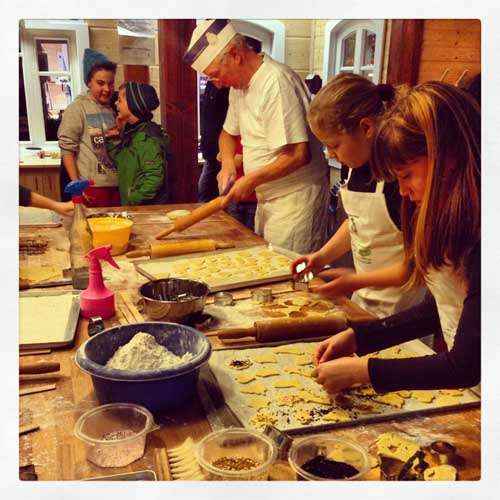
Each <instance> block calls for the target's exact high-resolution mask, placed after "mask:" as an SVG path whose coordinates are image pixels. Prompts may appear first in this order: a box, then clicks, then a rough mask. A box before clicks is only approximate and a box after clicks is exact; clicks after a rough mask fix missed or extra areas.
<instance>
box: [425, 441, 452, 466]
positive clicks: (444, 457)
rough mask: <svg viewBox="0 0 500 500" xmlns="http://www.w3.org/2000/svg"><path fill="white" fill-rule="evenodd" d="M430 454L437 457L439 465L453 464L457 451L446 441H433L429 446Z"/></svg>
mask: <svg viewBox="0 0 500 500" xmlns="http://www.w3.org/2000/svg"><path fill="white" fill-rule="evenodd" d="M430 450H431V454H433V455H434V456H437V459H438V462H439V464H440V465H444V464H450V465H451V464H454V463H455V462H456V459H457V449H456V448H455V446H453V445H452V444H451V443H448V442H447V441H433V442H432V443H431V444H430Z"/></svg>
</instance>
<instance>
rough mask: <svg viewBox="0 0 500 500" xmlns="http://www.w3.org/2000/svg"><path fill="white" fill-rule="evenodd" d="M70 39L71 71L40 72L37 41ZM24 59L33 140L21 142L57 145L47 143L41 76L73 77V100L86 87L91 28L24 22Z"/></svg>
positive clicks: (79, 23)
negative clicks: (85, 57) (85, 78)
mask: <svg viewBox="0 0 500 500" xmlns="http://www.w3.org/2000/svg"><path fill="white" fill-rule="evenodd" d="M38 39H43V40H66V41H67V42H68V57H69V65H70V71H69V72H64V71H39V69H38V60H37V54H36V40H38ZM20 40H21V46H20V57H21V60H22V65H23V78H24V89H25V97H26V109H27V114H28V127H29V136H30V140H29V141H19V145H20V146H21V147H28V146H36V147H42V148H43V147H45V146H55V145H57V141H47V138H46V135H45V123H44V116H43V104H42V91H41V87H40V76H51V75H55V74H61V75H63V74H64V75H66V74H69V75H70V85H71V96H72V99H71V100H73V99H74V98H75V97H76V96H77V95H78V94H80V93H82V92H83V91H84V89H85V88H86V86H85V83H84V81H83V67H82V66H83V64H82V61H83V53H84V51H85V49H86V48H88V47H89V34H88V26H87V24H86V23H85V22H83V21H80V20H74V21H71V20H68V21H50V20H43V21H39V20H24V21H23V22H21V24H20Z"/></svg>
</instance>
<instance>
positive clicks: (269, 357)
mask: <svg viewBox="0 0 500 500" xmlns="http://www.w3.org/2000/svg"><path fill="white" fill-rule="evenodd" d="M252 359H253V361H255V362H256V363H277V362H278V358H277V357H276V356H275V355H274V354H273V353H272V352H265V353H263V354H256V355H255V356H253V357H252Z"/></svg>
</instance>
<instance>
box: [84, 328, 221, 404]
mask: <svg viewBox="0 0 500 500" xmlns="http://www.w3.org/2000/svg"><path fill="white" fill-rule="evenodd" d="M138 332H146V333H149V334H151V335H153V336H154V337H155V339H156V341H157V342H158V343H159V344H161V345H163V346H165V347H166V348H167V349H168V350H169V351H172V352H173V353H174V354H176V355H177V356H182V355H183V354H185V353H186V352H190V353H192V354H193V355H194V356H193V358H192V359H191V360H190V361H187V362H186V363H182V364H180V365H178V366H175V367H173V368H168V369H165V370H149V371H141V372H136V371H134V372H132V371H127V370H116V369H113V368H107V367H106V366H104V365H105V364H106V362H107V361H108V359H109V358H111V357H112V356H113V354H114V353H115V351H116V350H117V349H118V347H120V346H122V345H124V344H126V343H127V342H129V341H130V340H131V339H132V337H133V336H134V335H135V334H136V333H138ZM211 351H212V347H211V345H210V342H209V340H208V339H207V338H206V337H205V335H203V333H201V332H199V331H198V330H195V329H194V328H191V327H189V326H185V325H178V324H177V323H163V322H145V323H135V324H132V325H123V326H117V327H113V328H109V329H107V330H104V331H103V332H101V333H98V334H96V335H94V336H93V337H91V338H89V339H88V340H87V341H86V342H85V343H84V344H82V345H81V346H80V348H79V349H78V351H77V352H76V356H75V362H76V364H77V366H78V367H79V368H80V369H81V370H82V371H84V372H86V373H88V374H89V375H90V376H91V377H92V383H93V385H94V390H95V393H96V396H97V399H98V400H99V402H100V403H113V402H127V403H136V404H139V405H142V406H145V407H146V408H148V409H149V410H150V411H151V412H153V413H156V412H163V411H167V410H171V409H174V408H179V407H182V406H183V405H185V404H186V402H187V401H189V400H190V399H192V397H193V396H194V395H195V394H196V385H197V382H198V375H199V371H200V367H201V366H202V365H203V364H204V363H206V362H207V361H208V359H209V357H210V354H211Z"/></svg>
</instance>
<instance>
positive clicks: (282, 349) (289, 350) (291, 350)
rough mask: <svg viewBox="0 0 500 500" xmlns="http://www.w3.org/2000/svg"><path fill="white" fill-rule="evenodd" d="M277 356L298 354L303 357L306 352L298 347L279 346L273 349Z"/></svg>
mask: <svg viewBox="0 0 500 500" xmlns="http://www.w3.org/2000/svg"><path fill="white" fill-rule="evenodd" d="M273 351H274V352H275V353H277V354H298V355H303V354H304V351H303V349H302V348H301V347H298V346H296V345H279V346H277V347H275V348H274V349H273Z"/></svg>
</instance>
